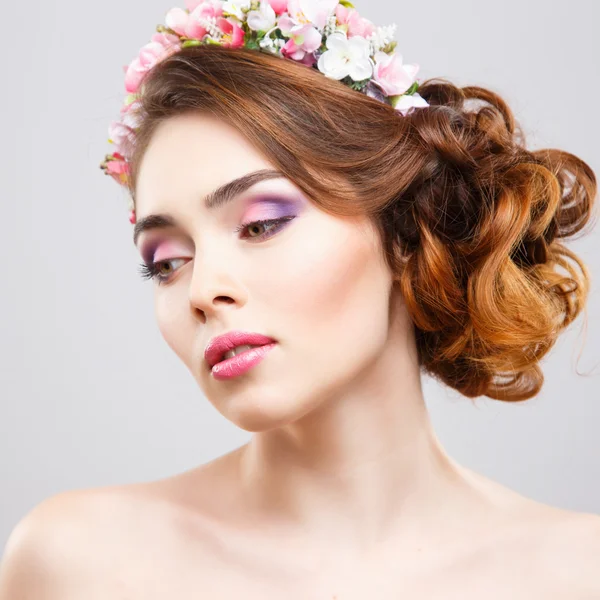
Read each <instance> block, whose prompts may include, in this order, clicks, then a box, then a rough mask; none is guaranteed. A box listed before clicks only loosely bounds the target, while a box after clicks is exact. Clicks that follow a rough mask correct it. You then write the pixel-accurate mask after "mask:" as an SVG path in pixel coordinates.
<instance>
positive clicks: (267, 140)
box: [129, 45, 597, 401]
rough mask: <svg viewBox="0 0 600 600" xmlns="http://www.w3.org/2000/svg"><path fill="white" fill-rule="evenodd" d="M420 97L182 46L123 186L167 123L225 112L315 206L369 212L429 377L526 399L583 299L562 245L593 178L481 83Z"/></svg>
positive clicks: (251, 54)
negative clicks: (545, 144)
mask: <svg viewBox="0 0 600 600" xmlns="http://www.w3.org/2000/svg"><path fill="white" fill-rule="evenodd" d="M419 93H420V94H421V96H423V98H425V99H426V100H427V101H428V102H429V104H430V106H429V107H428V108H425V109H418V110H414V111H413V112H412V113H411V114H409V115H408V116H401V115H400V114H399V113H398V112H397V111H395V109H394V108H392V107H391V106H389V105H387V104H384V103H382V102H379V101H378V100H375V99H373V98H369V97H368V96H366V95H363V94H361V93H359V92H356V91H354V90H352V89H350V88H349V87H347V86H345V85H344V84H341V83H340V82H338V81H335V80H332V79H329V78H327V77H325V76H323V74H322V73H319V72H318V71H316V70H315V69H310V68H307V67H306V66H304V65H300V64H298V63H296V62H294V61H292V60H284V59H282V58H280V57H276V56H271V55H269V54H266V53H261V52H257V51H255V50H248V49H239V48H238V49H232V48H225V47H222V46H217V45H204V46H198V47H194V48H186V49H183V50H181V51H179V52H177V53H175V54H173V55H171V56H170V57H168V58H166V59H165V60H163V61H162V62H160V63H158V64H157V65H156V66H155V67H154V68H153V69H151V70H150V71H149V72H148V73H147V76H146V78H145V80H144V83H143V90H142V95H141V98H140V111H139V113H138V115H139V119H140V121H139V123H140V128H139V130H138V132H137V135H136V140H135V147H134V149H133V150H132V154H131V160H130V163H131V178H130V181H131V183H130V189H129V191H130V193H131V195H132V197H133V199H134V201H135V182H136V178H137V172H138V170H139V164H140V162H141V158H142V156H143V154H144V151H145V149H146V147H147V145H148V143H149V141H150V139H151V137H152V134H153V132H154V131H155V129H156V127H157V126H158V125H159V124H160V123H161V122H162V121H164V120H165V119H168V118H170V117H172V116H175V115H178V114H182V113H186V112H190V111H201V112H204V111H206V112H210V113H212V114H214V115H216V116H218V117H221V118H223V119H224V120H226V121H228V122H229V123H230V124H231V125H233V126H234V127H236V128H237V129H238V130H239V131H240V132H241V133H242V134H243V135H245V136H246V137H247V138H248V139H249V140H251V141H252V143H253V144H254V145H255V147H256V148H257V149H258V150H259V151H261V152H262V153H263V154H264V155H265V156H266V157H267V159H268V160H269V161H270V162H272V163H273V165H274V166H275V167H276V168H278V169H279V170H281V171H282V172H283V173H284V174H285V176H286V177H288V178H289V179H290V180H292V181H293V182H294V184H296V185H297V186H298V187H299V188H300V189H302V191H303V192H305V193H306V194H307V195H308V196H309V197H310V198H311V200H313V201H314V203H315V204H316V205H318V206H319V207H320V208H321V209H322V210H324V211H327V212H329V213H331V214H336V215H344V216H358V215H365V214H367V215H369V216H371V217H372V218H373V221H374V223H376V225H377V228H378V231H379V232H380V235H381V240H382V247H383V250H384V252H385V255H386V259H387V261H388V263H389V265H390V268H391V269H392V272H393V273H394V274H395V279H396V280H397V281H396V284H397V285H399V287H400V291H401V293H402V295H403V299H404V301H405V304H406V307H407V309H408V311H409V314H410V315H411V317H412V320H413V323H414V330H415V335H416V342H417V349H418V355H419V364H420V365H421V367H422V369H423V370H424V371H425V372H427V373H428V374H429V375H431V376H432V377H434V378H436V379H438V380H440V381H442V382H443V383H445V384H446V385H448V386H450V387H452V388H454V389H456V390H458V391H459V392H460V393H462V394H463V395H465V396H467V397H470V398H474V397H477V396H482V395H485V396H488V397H490V398H494V399H498V400H505V401H521V400H526V399H528V398H531V397H532V396H534V395H536V394H537V393H538V391H539V390H540V389H541V387H542V384H543V381H544V377H543V374H542V371H541V369H540V367H539V365H538V361H539V360H540V358H542V357H543V356H544V355H545V354H546V353H547V352H548V351H549V350H550V349H551V347H552V346H553V345H554V343H555V342H556V340H557V337H558V335H559V333H560V332H561V331H562V330H563V329H565V328H566V327H567V326H568V325H569V324H570V323H571V322H572V321H573V320H574V319H575V318H576V317H577V316H578V315H579V313H580V312H581V311H582V309H583V308H584V307H585V304H586V300H587V297H588V291H589V284H590V274H589V271H588V269H587V267H586V266H585V264H584V263H582V262H581V260H580V259H579V257H578V256H577V255H576V254H574V253H573V252H572V251H570V250H569V249H567V248H566V247H565V246H564V245H563V243H562V242H561V238H566V237H570V236H573V235H574V234H576V233H577V232H579V231H580V230H582V229H583V227H584V226H585V225H586V224H588V222H590V221H591V219H590V216H591V211H592V205H593V202H594V201H595V197H596V192H597V184H596V177H595V175H594V172H593V171H592V169H591V168H590V167H589V166H588V165H587V164H586V163H585V162H584V161H582V160H581V159H579V158H578V157H576V156H574V155H573V154H570V153H568V152H564V151H561V150H554V149H551V150H537V151H531V150H527V149H526V148H525V142H524V135H523V133H522V131H521V129H520V128H519V127H518V125H517V124H516V122H515V120H514V117H513V114H512V112H511V110H510V108H509V107H508V106H507V105H506V103H505V102H504V101H503V100H502V98H500V97H499V96H498V95H497V94H495V93H494V92H492V91H489V90H486V89H484V88H481V87H475V86H469V87H463V88H459V87H456V86H454V85H453V84H452V83H450V82H449V81H447V80H445V79H440V78H436V79H429V80H427V81H424V82H422V83H421V84H420V87H419ZM569 259H570V261H569ZM558 267H562V268H563V269H564V271H565V272H564V273H562V274H561V273H560V272H559V271H558ZM576 267H578V268H579V270H577V269H576Z"/></svg>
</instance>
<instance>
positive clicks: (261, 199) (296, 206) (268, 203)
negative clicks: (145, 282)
mask: <svg viewBox="0 0 600 600" xmlns="http://www.w3.org/2000/svg"><path fill="white" fill-rule="evenodd" d="M303 202H304V201H303V199H302V198H299V197H295V198H286V197H285V194H284V193H279V194H274V193H273V192H263V193H259V194H256V195H254V196H251V197H249V198H247V199H246V202H244V206H243V207H242V211H241V212H242V214H243V217H242V218H241V219H240V227H239V228H236V230H235V231H241V230H242V229H244V228H245V226H247V225H249V224H253V223H255V222H257V221H276V220H278V219H285V218H288V217H291V218H294V217H296V216H297V215H298V214H299V212H301V209H302V205H303ZM156 233H157V235H155V236H152V235H149V236H148V239H147V240H144V242H143V243H142V247H141V248H140V254H141V256H142V258H143V260H144V262H145V263H146V264H147V265H150V264H153V263H158V262H161V261H165V260H172V259H173V258H174V257H176V256H178V255H180V254H182V253H183V252H184V251H183V249H182V245H183V244H184V242H183V241H180V242H178V241H176V240H174V239H172V238H171V236H172V234H171V235H169V234H168V233H166V232H165V231H164V230H163V231H157V232H156Z"/></svg>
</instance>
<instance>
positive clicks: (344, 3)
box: [340, 0, 354, 8]
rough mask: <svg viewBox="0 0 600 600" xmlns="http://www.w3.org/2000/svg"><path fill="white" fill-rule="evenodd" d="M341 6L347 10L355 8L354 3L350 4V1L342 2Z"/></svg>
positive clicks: (343, 0) (342, 0) (344, 0)
mask: <svg viewBox="0 0 600 600" xmlns="http://www.w3.org/2000/svg"><path fill="white" fill-rule="evenodd" d="M340 4H341V5H342V6H345V7H346V8H354V4H352V2H348V0H340Z"/></svg>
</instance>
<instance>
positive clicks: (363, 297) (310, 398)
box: [136, 114, 392, 432]
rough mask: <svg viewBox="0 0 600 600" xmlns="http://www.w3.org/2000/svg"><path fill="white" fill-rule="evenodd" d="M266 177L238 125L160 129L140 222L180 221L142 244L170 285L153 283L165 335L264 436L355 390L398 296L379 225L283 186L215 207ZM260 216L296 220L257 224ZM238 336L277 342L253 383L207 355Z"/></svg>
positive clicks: (206, 384)
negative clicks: (228, 375)
mask: <svg viewBox="0 0 600 600" xmlns="http://www.w3.org/2000/svg"><path fill="white" fill-rule="evenodd" d="M316 143H318V141H316ZM264 169H274V167H273V165H272V164H271V163H269V162H268V161H267V160H266V159H265V158H264V157H263V156H262V155H261V154H259V153H258V151H257V150H256V149H255V148H254V147H253V146H252V145H251V144H250V143H249V142H248V141H247V140H246V139H245V138H244V137H243V136H242V135H241V134H240V133H239V132H237V130H235V129H234V128H233V127H231V126H230V125H228V124H226V123H224V122H223V121H220V120H218V119H217V118H216V117H213V116H209V115H199V114H194V115H190V114H188V115H184V116H178V117H174V118H171V119H170V120H168V121H166V122H164V123H162V124H161V125H160V126H159V128H158V129H157V131H156V132H155V134H154V136H153V138H152V141H151V143H150V145H149V147H148V149H147V152H146V154H145V156H144V158H143V161H142V164H141V165H140V171H139V177H138V187H137V190H136V196H137V206H136V209H137V219H138V224H139V223H140V222H141V221H142V220H143V219H144V218H145V217H147V216H149V215H154V214H161V215H166V216H168V217H170V218H171V219H172V220H173V222H174V225H172V226H168V227H161V228H156V229H149V230H146V231H143V232H142V233H141V234H140V236H139V238H138V240H137V247H138V249H139V252H140V255H141V256H142V258H143V260H144V262H146V264H149V265H150V264H151V263H153V262H154V263H158V264H156V267H157V268H158V269H159V271H158V273H159V274H158V276H157V277H160V278H162V279H164V281H161V282H160V283H159V282H158V280H157V279H155V280H154V283H153V285H154V297H155V310H156V317H157V320H158V326H159V329H160V331H161V333H162V335H163V337H164V339H165V340H166V342H167V344H168V345H169V346H170V347H171V348H172V349H173V351H174V352H175V353H176V354H177V356H179V358H180V359H181V360H182V361H183V362H184V363H185V365H186V366H187V367H188V369H189V370H190V372H191V373H192V375H193V376H194V378H195V379H196V381H197V382H198V384H199V386H200V388H201V389H202V391H203V392H204V394H205V395H206V396H207V398H208V399H209V401H210V402H211V403H212V404H213V405H214V407H215V408H216V409H217V410H218V411H219V412H220V413H221V414H222V415H223V416H224V417H226V418H227V419H229V420H230V421H231V422H233V423H235V424H236V425H237V426H238V427H240V428H242V429H245V430H247V431H255V432H256V431H266V430H269V429H272V428H275V427H280V426H283V425H286V424H289V423H291V422H293V421H296V420H297V419H299V418H300V417H303V416H304V415H306V414H308V413H309V412H311V411H313V410H315V409H316V408H320V407H321V408H322V405H323V403H326V402H328V401H331V400H332V399H334V398H336V397H339V396H340V395H342V394H344V392H345V390H350V389H352V388H353V387H354V386H355V385H356V378H357V377H360V376H361V373H364V371H365V369H368V368H369V367H370V366H371V365H372V364H373V363H374V361H376V360H377V359H378V357H380V356H381V354H382V353H383V351H384V349H385V345H386V341H388V340H387V337H388V332H389V327H390V324H389V317H388V314H389V312H388V310H389V298H390V291H391V287H392V276H391V273H390V270H389V268H388V266H387V264H386V263H385V259H384V257H383V254H382V252H381V247H380V242H379V239H378V236H377V233H376V230H375V227H374V226H373V225H372V224H371V222H370V221H369V220H368V219H367V218H366V217H360V218H356V217H338V216H331V215H329V214H327V213H325V212H323V211H322V210H321V209H319V208H318V207H317V206H316V205H315V204H313V203H312V202H311V200H310V198H308V197H306V195H304V194H303V193H302V192H301V191H300V190H299V189H298V188H296V186H295V185H294V184H292V182H291V181H289V180H287V179H285V178H274V179H267V180H263V181H260V182H259V183H257V184H255V185H254V186H253V187H251V188H250V189H247V190H246V191H243V192H242V193H239V194H238V195H237V196H235V197H234V199H233V200H232V201H231V202H228V203H226V204H224V205H222V206H219V207H213V208H211V209H209V208H207V207H206V206H205V205H204V197H205V196H206V195H207V194H209V193H210V192H212V191H213V190H215V189H216V188H218V187H219V186H221V185H223V184H225V183H228V182H229V181H231V180H233V179H236V178H238V177H240V176H243V175H247V174H249V173H252V172H255V171H261V170H264ZM262 219H284V220H283V221H282V222H279V223H275V224H270V225H256V224H255V225H250V226H248V224H252V223H253V222H256V221H258V220H262ZM234 329H235V330H244V331H248V332H257V333H261V334H264V335H267V336H269V337H271V338H273V339H275V340H276V342H277V344H276V346H275V347H274V349H273V350H271V351H270V352H269V353H268V354H267V356H266V358H264V359H263V360H262V361H261V362H260V363H259V364H257V365H256V366H254V367H253V368H252V369H250V370H249V371H247V372H246V373H244V374H243V375H240V376H238V377H234V378H232V379H227V380H217V379H215V377H214V376H213V374H212V373H211V369H210V367H209V365H208V364H207V362H206V360H205V358H204V350H205V347H206V345H207V344H208V342H209V341H210V340H211V338H213V337H214V336H217V335H220V334H224V333H226V332H228V331H231V330H234Z"/></svg>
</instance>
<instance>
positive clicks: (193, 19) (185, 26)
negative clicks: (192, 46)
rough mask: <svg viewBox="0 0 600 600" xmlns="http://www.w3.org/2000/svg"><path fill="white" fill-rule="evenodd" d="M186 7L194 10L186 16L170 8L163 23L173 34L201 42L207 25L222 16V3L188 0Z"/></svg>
mask: <svg viewBox="0 0 600 600" xmlns="http://www.w3.org/2000/svg"><path fill="white" fill-rule="evenodd" d="M187 4H188V6H195V8H194V9H193V10H192V11H191V12H190V13H189V14H188V13H187V12H185V10H183V9H182V8H172V9H171V10H170V11H169V12H168V13H167V15H166V17H165V23H166V25H167V27H168V28H169V29H172V30H173V31H174V32H175V33H177V34H179V35H181V36H184V37H186V38H189V39H192V40H202V38H203V37H204V36H205V35H206V34H207V33H208V28H207V27H208V23H209V21H211V20H213V19H218V18H219V17H220V16H221V15H222V14H223V2H221V0H203V1H202V2H195V1H194V2H192V1H191V0H188V2H187Z"/></svg>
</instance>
